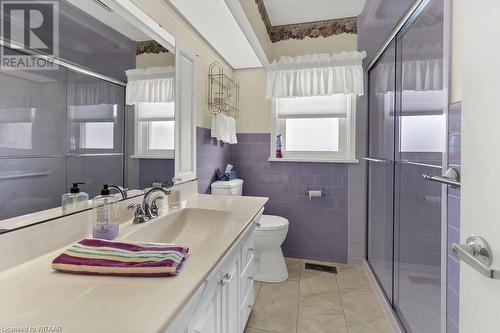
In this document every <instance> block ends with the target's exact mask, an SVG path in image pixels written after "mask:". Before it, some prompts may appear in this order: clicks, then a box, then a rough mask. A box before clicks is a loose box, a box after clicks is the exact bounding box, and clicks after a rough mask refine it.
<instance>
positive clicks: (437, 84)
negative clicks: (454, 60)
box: [367, 0, 447, 333]
mask: <svg viewBox="0 0 500 333" xmlns="http://www.w3.org/2000/svg"><path fill="white" fill-rule="evenodd" d="M417 12H418V13H417V14H416V15H414V17H413V18H412V19H410V21H409V23H407V24H406V26H404V27H403V28H402V29H401V31H400V32H399V33H398V34H397V35H396V37H395V38H394V40H393V41H392V42H391V43H390V44H389V46H388V47H387V48H386V50H385V52H384V54H383V55H382V56H381V57H380V58H379V59H378V61H377V63H376V64H375V65H374V66H373V67H371V69H370V71H369V82H370V83H369V146H368V150H369V153H368V158H367V160H368V236H367V259H368V263H369V265H370V266H371V268H372V270H373V273H374V275H375V277H376V278H377V280H378V282H379V284H380V286H381V288H382V290H383V292H384V293H385V296H386V297H387V300H388V301H389V303H390V304H391V305H392V307H393V309H394V312H395V313H396V315H397V316H398V319H399V320H400V322H401V324H402V325H403V326H404V328H405V330H406V331H407V332H411V333H436V332H442V331H443V327H441V323H442V319H443V318H441V317H442V313H443V312H442V311H443V307H444V304H442V303H443V302H442V287H441V286H442V278H443V276H442V269H441V268H442V267H441V266H442V264H441V257H442V256H441V252H442V237H441V233H442V230H441V229H442V218H443V208H442V206H443V205H442V193H443V190H444V189H443V187H442V185H441V184H439V183H434V182H429V181H426V180H424V179H423V178H422V175H423V174H439V175H441V174H442V172H443V167H444V166H445V165H444V163H446V162H443V161H444V160H443V158H444V156H445V155H446V154H445V152H446V148H445V147H446V133H447V128H446V117H447V115H446V112H445V110H446V107H445V106H446V105H447V94H446V90H445V89H444V82H443V71H444V68H443V1H442V0H432V1H428V2H425V4H424V5H422V8H420V10H419V11H417Z"/></svg>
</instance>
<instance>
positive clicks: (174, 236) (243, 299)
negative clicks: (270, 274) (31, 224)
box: [0, 181, 267, 333]
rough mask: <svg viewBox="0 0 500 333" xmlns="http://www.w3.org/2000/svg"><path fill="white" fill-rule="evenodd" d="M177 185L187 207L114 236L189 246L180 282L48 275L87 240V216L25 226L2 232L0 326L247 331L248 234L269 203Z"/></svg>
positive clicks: (250, 297)
mask: <svg viewBox="0 0 500 333" xmlns="http://www.w3.org/2000/svg"><path fill="white" fill-rule="evenodd" d="M180 187H181V188H183V195H184V197H185V198H186V199H187V201H186V204H185V205H184V207H182V208H179V209H171V210H168V209H163V210H162V211H161V216H160V217H158V218H156V219H154V220H151V221H149V222H146V223H143V224H140V225H137V224H133V223H132V219H131V218H130V219H128V220H127V221H124V222H122V223H121V225H120V234H119V237H118V240H123V241H141V242H172V243H176V244H182V245H187V246H189V248H190V249H189V257H188V260H187V262H186V264H185V266H184V268H183V270H182V271H181V273H180V274H179V275H178V276H173V277H166V278H165V277H164V278H142V277H141V278H138V277H111V276H89V275H72V274H64V273H58V272H55V271H53V270H52V269H51V266H50V263H51V261H52V260H53V258H55V257H56V256H57V255H58V254H59V253H60V252H62V251H63V250H64V249H65V248H67V247H68V246H69V245H70V244H72V243H73V242H76V241H78V240H79V239H81V238H82V237H88V232H89V231H90V229H89V226H90V225H91V222H90V219H89V218H90V215H91V214H89V212H88V211H84V212H81V213H77V214H74V215H71V216H66V217H64V218H61V219H58V220H54V221H51V222H46V223H43V224H40V225H38V227H40V229H39V230H36V234H35V235H33V232H32V231H33V229H31V228H27V229H22V230H18V231H16V232H12V233H9V234H6V235H3V236H2V237H3V242H2V243H1V244H0V251H2V252H3V253H11V254H12V258H11V260H9V261H8V263H2V264H0V295H1V296H2V302H0V323H1V325H2V326H3V327H38V326H40V325H47V326H58V327H61V330H62V331H63V332H144V333H146V332H167V333H180V332H199V333H201V332H214V333H222V332H227V333H235V332H243V329H244V327H245V324H246V321H247V319H248V316H249V314H250V312H251V309H252V306H253V301H254V295H253V278H252V274H253V273H252V266H253V230H254V228H255V222H256V221H257V220H258V219H259V218H260V215H261V214H262V208H263V206H264V204H265V203H266V201H267V198H261V197H227V196H212V195H205V194H198V193H196V187H197V182H196V181H194V182H189V183H186V184H183V185H181V186H180ZM139 198H140V197H139ZM139 198H133V199H130V200H129V202H130V201H137V200H139ZM129 202H122V203H121V204H122V205H125V204H127V203H129ZM61 228H62V229H61ZM63 229H66V230H71V232H70V233H66V234H64V233H62V232H61V231H62V230H63ZM26 230H30V231H31V232H23V231H26ZM53 235H58V236H59V235H62V236H61V237H62V238H63V239H64V240H59V241H58V242H55V243H56V244H59V246H58V247H57V248H50V246H49V245H48V244H50V243H49V242H48V241H50V240H51V237H52V236H53ZM33 237H37V238H38V239H39V238H40V237H43V238H47V239H46V242H44V243H45V244H46V245H44V246H42V245H38V246H36V247H35V246H33V245H32V244H33V243H32V242H33ZM61 241H63V242H64V245H63V246H61V245H62V244H61V243H60V242H61ZM40 243H42V242H40V241H39V242H38V244H40ZM16 258H18V259H16ZM9 265H10V267H8V266H9Z"/></svg>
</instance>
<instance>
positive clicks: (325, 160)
mask: <svg viewBox="0 0 500 333" xmlns="http://www.w3.org/2000/svg"><path fill="white" fill-rule="evenodd" d="M268 161H269V162H304V163H359V160H358V159H334V158H286V157H284V158H276V157H270V158H268Z"/></svg>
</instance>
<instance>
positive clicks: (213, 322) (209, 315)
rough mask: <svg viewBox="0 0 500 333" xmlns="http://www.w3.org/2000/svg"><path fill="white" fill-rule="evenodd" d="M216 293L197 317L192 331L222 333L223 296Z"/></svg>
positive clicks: (197, 332) (193, 332)
mask: <svg viewBox="0 0 500 333" xmlns="http://www.w3.org/2000/svg"><path fill="white" fill-rule="evenodd" d="M220 296H221V295H220V293H216V294H214V297H212V299H211V300H210V303H209V304H208V306H207V308H206V309H205V311H204V313H203V314H202V315H201V316H200V317H199V318H198V319H197V321H196V322H195V324H194V325H193V330H190V333H191V332H192V333H220V332H221V326H222V325H221V324H222V323H221V311H220V309H221V306H220V304H221V297H220Z"/></svg>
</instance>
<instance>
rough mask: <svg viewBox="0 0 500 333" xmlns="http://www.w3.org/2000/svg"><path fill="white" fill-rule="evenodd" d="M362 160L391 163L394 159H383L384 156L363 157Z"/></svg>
mask: <svg viewBox="0 0 500 333" xmlns="http://www.w3.org/2000/svg"><path fill="white" fill-rule="evenodd" d="M362 160H365V161H368V162H375V163H382V164H391V163H393V161H391V160H386V159H383V158H371V157H363V158H362Z"/></svg>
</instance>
